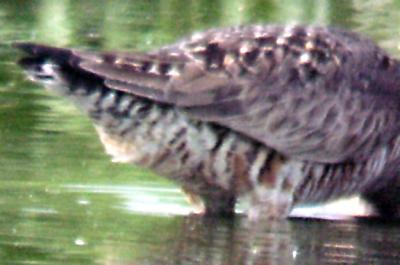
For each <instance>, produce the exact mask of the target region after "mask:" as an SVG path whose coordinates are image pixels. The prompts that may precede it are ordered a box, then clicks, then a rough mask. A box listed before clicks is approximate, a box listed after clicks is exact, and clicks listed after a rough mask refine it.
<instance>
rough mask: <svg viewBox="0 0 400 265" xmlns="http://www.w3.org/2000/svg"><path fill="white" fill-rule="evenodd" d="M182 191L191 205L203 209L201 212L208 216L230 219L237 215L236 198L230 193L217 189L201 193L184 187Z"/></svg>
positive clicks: (210, 188)
mask: <svg viewBox="0 0 400 265" xmlns="http://www.w3.org/2000/svg"><path fill="white" fill-rule="evenodd" d="M182 190H183V192H184V193H185V194H186V195H187V197H188V200H189V203H191V204H192V205H194V206H195V207H196V208H197V209H201V210H200V212H201V213H203V214H205V215H207V216H224V217H230V216H233V215H234V213H235V204H236V197H235V195H234V194H232V193H230V192H227V191H225V190H222V189H219V188H215V187H209V188H208V189H202V190H201V191H200V192H199V191H194V190H193V189H192V188H190V187H187V186H184V187H183V188H182Z"/></svg>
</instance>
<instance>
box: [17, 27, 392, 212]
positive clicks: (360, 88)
mask: <svg viewBox="0 0 400 265" xmlns="http://www.w3.org/2000/svg"><path fill="white" fill-rule="evenodd" d="M14 46H15V47H16V48H18V49H21V50H23V51H24V52H25V53H26V54H27V55H26V56H25V57H24V58H22V59H21V60H20V61H19V64H20V65H21V66H22V68H24V69H25V71H26V73H27V75H28V76H29V78H30V79H32V80H33V81H35V82H38V83H40V84H42V85H44V86H45V87H46V88H48V89H49V90H51V91H54V92H56V93H57V94H59V95H62V96H64V97H67V98H69V99H70V100H71V101H72V102H74V103H75V104H76V105H77V106H78V107H79V108H81V109H82V110H83V111H84V112H85V113H86V114H87V115H89V116H90V118H91V119H92V121H93V123H94V125H95V128H96V130H97V132H98V133H99V136H100V139H101V141H102V143H103V144H104V146H105V150H106V152H107V153H108V154H110V155H111V156H112V158H113V160H114V161H117V162H125V163H133V164H137V165H139V166H142V167H145V168H149V169H152V170H153V171H155V172H157V173H158V174H160V175H162V176H165V177H168V178H170V179H172V180H174V181H176V182H178V183H179V184H180V185H181V186H182V188H183V190H184V191H185V192H186V193H188V194H189V196H190V197H191V198H193V199H194V201H197V202H198V201H201V203H202V205H203V207H204V212H205V214H209V215H228V216H229V215H232V214H233V213H234V209H235V204H236V201H237V199H238V198H240V197H248V198H249V201H250V203H249V206H248V209H247V213H248V215H249V216H250V218H252V219H260V218H267V219H274V218H278V219H281V218H286V217H287V216H288V214H289V213H290V211H291V209H292V208H293V207H294V206H296V205H299V204H307V203H317V202H325V201H328V200H332V199H335V198H339V197H344V196H350V195H354V194H361V195H362V196H364V197H365V198H367V199H368V200H369V201H370V202H371V203H372V204H373V205H375V207H376V208H377V211H378V212H379V213H380V214H382V216H391V217H394V216H396V215H397V214H398V212H399V211H398V210H399V207H398V204H399V202H397V200H398V199H397V200H396V198H397V196H396V188H397V186H399V185H397V181H398V180H397V179H396V177H397V174H398V164H399V162H400V161H399V158H400V137H399V132H400V123H399V124H398V120H400V64H399V61H398V60H396V59H394V58H392V57H391V56H389V55H388V54H387V53H386V52H385V51H383V50H382V49H381V48H379V47H378V46H377V45H375V44H374V43H373V41H372V40H370V39H368V38H365V37H362V36H360V35H358V34H356V33H353V32H350V31H347V30H343V29H339V28H333V27H318V26H300V25H294V26H279V25H248V26H237V27H230V28H223V29H211V30H208V31H205V32H201V33H196V34H193V35H191V36H189V37H187V38H184V39H182V40H180V41H178V42H177V43H175V44H172V45H169V46H165V47H162V48H160V49H158V50H155V51H151V52H131V53H123V52H116V53H115V52H91V51H81V50H77V49H66V48H56V47H51V46H47V45H40V44H35V43H29V42H19V43H15V44H14ZM396 185H397V186H396Z"/></svg>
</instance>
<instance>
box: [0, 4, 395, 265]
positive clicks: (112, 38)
mask: <svg viewBox="0 0 400 265" xmlns="http://www.w3.org/2000/svg"><path fill="white" fill-rule="evenodd" d="M399 14H400V3H399V2H398V1H397V2H396V1H357V0H354V1H345V0H340V1H333V0H332V1H327V0H323V1H311V0H302V1H295V0H283V1H260V0H252V1H249V0H247V1H244V0H233V1H232V0H230V1H228V0H219V1H216V0H212V1H211V0H201V1H186V0H182V1H179V0H166V1H153V0H152V1H148V0H139V1H138V0H135V1H106V0H103V1H98V0H96V1H95V0H92V1H67V0H60V1H54V0H34V1H21V0H18V1H16V0H1V2H0V25H1V27H0V264H10V265H11V264H12V265H15V264H117V265H118V264H121V265H122V264H123V265H128V264H129V265H133V264H171V265H172V264H212V265H214V264H218V265H220V264H221V265H222V264H224V265H225V264H226V265H228V264H234V265H236V264H238V265H239V264H240V265H241V264H249V265H256V264H257V265H261V264H398V263H399V262H400V260H399V255H400V254H399V251H398V250H399V249H400V228H399V225H397V224H396V223H382V222H377V221H368V220H362V221H359V220H349V221H334V222H333V221H328V220H325V221H318V220H305V219H297V220H290V221H283V222H265V223H264V222H263V223H248V222H247V221H246V219H244V218H236V219H235V220H225V219H207V218H202V217H200V216H196V215H189V214H188V213H189V211H190V207H189V206H188V205H187V204H186V202H185V199H184V198H183V196H182V194H181V193H180V191H179V189H178V188H177V187H176V186H175V185H174V184H173V183H170V182H168V181H166V180H165V179H163V178H160V177H158V176H155V175H154V174H152V173H151V172H149V171H146V170H143V169H140V168H137V167H134V166H130V165H116V164H112V163H110V162H109V158H108V157H107V156H106V155H105V154H104V153H103V148H102V147H101V145H100V143H99V141H98V139H97V136H96V134H95V132H94V129H93V128H92V126H91V124H90V121H89V120H88V119H87V118H86V117H84V116H83V115H81V114H80V113H79V111H77V110H76V109H75V108H74V107H73V106H72V105H71V104H70V103H69V102H67V101H65V100H63V99H61V98H57V97H54V96H52V95H50V94H48V93H47V92H46V91H44V90H43V89H42V88H40V87H38V86H36V85H34V84H32V83H30V82H28V81H27V80H25V78H24V76H23V75H22V73H21V71H20V69H18V68H17V67H16V66H15V61H16V58H17V57H18V55H17V53H16V51H14V50H12V49H11V48H10V46H9V44H10V43H11V42H13V41H15V40H32V41H37V42H42V43H48V44H53V45H60V46H70V47H80V48H86V49H94V50H115V49H123V50H132V49H137V50H151V49H154V48H157V47H160V46H161V45H164V44H168V43H170V42H172V41H175V40H176V39H179V38H181V37H182V36H184V35H185V34H188V33H190V32H193V31H198V30H202V29H206V28H210V27H220V26H227V25H237V24H243V23H293V22H302V23H314V24H323V25H329V24H332V25H338V26H342V27H345V28H349V29H352V30H355V31H358V32H361V33H363V34H365V35H368V36H370V37H372V38H373V39H374V40H375V41H376V42H378V43H379V44H380V45H381V46H382V47H384V48H385V49H387V50H388V51H389V52H391V53H392V54H394V55H395V56H397V57H400V51H399V44H400V34H399V33H400V32H399V31H400V28H399V27H398V25H399V24H400V23H399V22H400V15H399ZM344 208H346V206H345V207H344Z"/></svg>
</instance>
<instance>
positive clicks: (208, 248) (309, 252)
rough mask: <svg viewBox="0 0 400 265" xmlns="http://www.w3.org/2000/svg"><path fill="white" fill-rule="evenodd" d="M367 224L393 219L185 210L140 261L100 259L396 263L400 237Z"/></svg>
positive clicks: (218, 264) (210, 264)
mask: <svg viewBox="0 0 400 265" xmlns="http://www.w3.org/2000/svg"><path fill="white" fill-rule="evenodd" d="M376 225H377V226H376ZM367 227H370V228H371V227H375V228H378V227H380V228H378V229H380V230H381V231H380V232H383V231H385V232H388V231H391V230H392V231H394V229H395V225H393V226H390V225H389V226H387V227H385V228H383V227H382V226H381V224H374V223H369V224H368V223H365V224H356V223H346V222H344V223H343V222H342V223H340V222H318V221H314V222H310V221H302V220H292V221H282V222H269V223H267V222H266V223H251V222H248V221H247V220H246V219H239V218H238V219H236V220H235V221H233V220H221V219H212V218H204V217H200V216H189V217H186V218H183V219H182V223H181V229H180V230H179V231H177V233H176V234H175V235H174V237H173V238H170V240H167V241H165V242H162V244H163V246H162V248H160V249H159V248H157V251H156V252H153V253H152V254H151V255H148V256H146V257H145V258H143V259H138V260H139V261H140V262H139V263H137V260H135V261H126V260H125V261H124V260H121V259H119V258H117V257H115V251H117V252H118V250H116V249H113V251H112V252H113V254H112V256H113V257H114V258H110V257H109V258H106V259H105V262H104V264H121V265H127V264H165V265H177V264H182V265H186V264H187V265H191V264H207V265H275V264H310V265H312V264H398V263H397V259H398V258H400V255H399V254H398V253H397V248H398V247H399V246H400V245H399V242H398V241H399V239H400V238H399V237H397V238H395V239H393V240H390V239H385V240H382V238H376V237H375V236H376V235H377V234H369V233H368V232H367V233H363V228H367ZM160 243H161V242H160ZM382 244H383V245H382ZM383 246H385V247H383ZM388 246H389V247H388ZM132 251H134V250H132Z"/></svg>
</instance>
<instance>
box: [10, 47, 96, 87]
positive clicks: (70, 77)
mask: <svg viewBox="0 0 400 265" xmlns="http://www.w3.org/2000/svg"><path fill="white" fill-rule="evenodd" d="M13 47H14V48H17V49H19V50H21V51H23V52H25V53H26V54H27V55H26V56H24V57H22V58H21V59H20V60H19V61H18V64H19V65H20V66H21V67H22V68H23V69H24V70H25V72H26V74H27V75H28V77H29V78H30V79H31V80H32V81H35V82H38V83H41V84H43V85H45V86H46V87H49V88H51V89H56V90H57V91H59V90H60V88H61V89H62V90H63V91H60V92H63V93H70V92H71V91H73V90H75V89H77V88H84V89H90V88H91V87H93V85H95V84H99V83H100V82H101V83H102V82H103V80H102V79H101V78H100V77H98V76H95V75H93V74H91V73H89V72H87V71H85V70H83V69H81V68H80V67H79V63H80V61H81V58H79V57H78V56H76V55H75V54H74V52H73V50H71V49H65V48H56V47H51V46H47V45H42V44H36V43H31V42H17V43H14V44H13ZM65 88H67V89H68V91H65Z"/></svg>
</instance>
